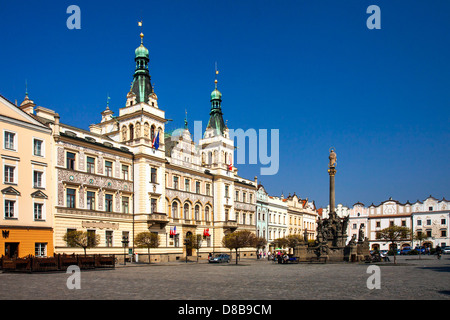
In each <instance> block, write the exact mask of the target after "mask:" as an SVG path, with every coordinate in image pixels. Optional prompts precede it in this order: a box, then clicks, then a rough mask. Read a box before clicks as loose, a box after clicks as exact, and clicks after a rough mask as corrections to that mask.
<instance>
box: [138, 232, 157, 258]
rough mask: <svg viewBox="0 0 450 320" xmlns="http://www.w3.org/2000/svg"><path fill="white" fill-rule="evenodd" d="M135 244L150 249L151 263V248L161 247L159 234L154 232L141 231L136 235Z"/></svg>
mask: <svg viewBox="0 0 450 320" xmlns="http://www.w3.org/2000/svg"><path fill="white" fill-rule="evenodd" d="M134 244H135V245H136V246H137V247H138V248H147V250H148V263H150V248H158V247H159V236H158V234H157V233H154V232H149V231H145V232H141V233H138V234H137V235H136V236H135V237H134Z"/></svg>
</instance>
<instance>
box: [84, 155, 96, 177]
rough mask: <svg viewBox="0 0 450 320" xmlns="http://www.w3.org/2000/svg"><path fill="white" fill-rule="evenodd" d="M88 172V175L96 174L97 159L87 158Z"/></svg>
mask: <svg viewBox="0 0 450 320" xmlns="http://www.w3.org/2000/svg"><path fill="white" fill-rule="evenodd" d="M86 171H87V172H88V173H95V158H92V157H87V158H86Z"/></svg>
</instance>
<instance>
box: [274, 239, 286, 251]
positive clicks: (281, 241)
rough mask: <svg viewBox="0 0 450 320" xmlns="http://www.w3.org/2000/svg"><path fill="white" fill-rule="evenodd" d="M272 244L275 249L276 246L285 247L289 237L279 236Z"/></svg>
mask: <svg viewBox="0 0 450 320" xmlns="http://www.w3.org/2000/svg"><path fill="white" fill-rule="evenodd" d="M272 244H273V246H274V249H276V248H285V247H287V245H288V240H287V238H286V237H285V238H277V239H275V240H273V241H272Z"/></svg>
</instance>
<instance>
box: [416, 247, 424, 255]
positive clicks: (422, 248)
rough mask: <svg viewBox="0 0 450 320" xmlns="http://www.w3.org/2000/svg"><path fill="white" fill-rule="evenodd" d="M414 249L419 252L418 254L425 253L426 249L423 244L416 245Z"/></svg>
mask: <svg viewBox="0 0 450 320" xmlns="http://www.w3.org/2000/svg"><path fill="white" fill-rule="evenodd" d="M414 250H416V251H417V252H418V253H420V254H425V253H426V249H425V247H424V246H416V247H415V248H414Z"/></svg>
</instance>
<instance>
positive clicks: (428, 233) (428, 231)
mask: <svg viewBox="0 0 450 320" xmlns="http://www.w3.org/2000/svg"><path fill="white" fill-rule="evenodd" d="M427 237H428V238H431V230H427Z"/></svg>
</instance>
